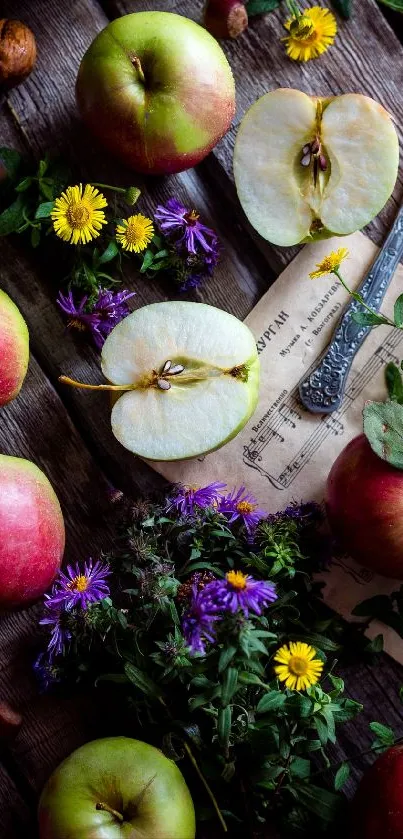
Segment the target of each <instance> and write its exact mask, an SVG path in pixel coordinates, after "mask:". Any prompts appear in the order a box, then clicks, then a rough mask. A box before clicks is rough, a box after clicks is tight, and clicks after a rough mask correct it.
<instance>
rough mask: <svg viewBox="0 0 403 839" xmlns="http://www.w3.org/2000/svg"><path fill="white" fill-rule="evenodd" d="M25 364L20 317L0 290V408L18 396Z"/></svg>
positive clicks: (25, 343)
mask: <svg viewBox="0 0 403 839" xmlns="http://www.w3.org/2000/svg"><path fill="white" fill-rule="evenodd" d="M28 361H29V334H28V328H27V325H26V323H25V320H24V318H23V317H22V314H21V312H20V310H19V309H17V306H16V305H15V303H13V301H12V300H11V298H10V297H9V296H8V294H6V293H5V291H2V290H1V289H0V407H1V406H2V405H7V403H8V402H11V401H12V399H15V397H16V396H17V395H18V394H19V392H20V390H21V387H22V383H23V381H24V379H25V376H26V372H27V369H28Z"/></svg>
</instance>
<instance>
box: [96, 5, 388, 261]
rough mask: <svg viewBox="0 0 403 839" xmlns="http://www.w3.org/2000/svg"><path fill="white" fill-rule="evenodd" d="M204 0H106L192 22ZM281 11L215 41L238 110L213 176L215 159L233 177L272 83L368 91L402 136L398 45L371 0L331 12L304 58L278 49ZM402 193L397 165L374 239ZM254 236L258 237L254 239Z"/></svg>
mask: <svg viewBox="0 0 403 839" xmlns="http://www.w3.org/2000/svg"><path fill="white" fill-rule="evenodd" d="M319 5H323V6H326V5H328V3H325V2H321V3H319ZM203 6H204V0H194V2H193V3H187V2H186V0H106V8H107V10H108V13H109V14H111V15H112V14H114V15H115V16H117V15H120V14H126V13H130V12H135V11H142V10H146V9H150V10H151V9H153V10H160V11H172V12H178V13H179V14H183V15H185V16H187V17H190V18H192V19H193V20H196V21H197V22H198V23H199V22H201V20H202V9H203ZM285 17H286V11H285V9H284V6H282V7H280V8H279V9H277V10H276V11H275V12H272V13H270V14H267V15H263V16H261V17H256V18H253V19H252V20H251V22H250V25H249V28H248V29H247V30H246V31H245V32H244V33H243V34H242V35H241V36H240V37H239V38H237V39H236V40H234V41H222V42H221V46H222V47H223V49H224V52H225V53H226V55H227V58H228V60H229V62H230V64H231V67H232V70H233V73H234V77H235V82H236V90H237V114H236V117H235V120H234V124H233V126H232V128H231V129H230V131H229V132H228V134H227V135H226V137H224V138H223V140H222V141H221V142H220V143H219V144H218V145H217V147H216V148H215V149H214V150H213V153H212V154H211V155H210V157H209V159H208V161H209V164H210V165H211V167H212V171H213V173H214V174H215V177H217V178H218V177H219V175H218V169H217V166H216V164H217V163H219V164H220V165H221V166H222V167H223V169H224V171H225V173H226V175H227V177H228V179H229V181H230V182H232V180H233V175H232V155H233V148H234V142H235V137H236V133H237V128H238V125H239V122H240V120H241V118H242V116H243V114H244V113H245V111H246V110H247V109H248V108H249V106H250V105H251V104H252V102H254V101H255V100H256V99H257V98H258V97H259V96H262V95H263V94H264V93H266V92H267V91H268V90H273V89H274V88H277V87H295V88H298V89H300V90H303V91H305V92H306V93H309V94H314V95H315V94H316V95H322V96H323V95H324V96H331V95H337V94H340V93H346V92H360V93H365V94H366V95H368V96H372V97H373V98H374V99H377V100H378V101H380V102H381V103H382V104H383V105H384V106H385V107H386V108H388V110H390V112H391V113H392V114H393V115H394V117H395V119H396V125H397V129H398V132H399V135H400V140H401V141H402V138H403V47H402V45H401V44H400V43H399V41H398V39H397V37H396V35H395V34H394V32H393V30H392V29H391V28H390V26H389V25H388V23H387V22H386V20H385V18H384V16H383V15H382V13H381V11H380V9H379V7H378V5H377V3H376V2H375V0H366V2H365V3H359V4H358V3H356V4H355V13H354V15H353V17H352V18H351V20H349V21H341V20H340V19H338V22H339V35H338V38H337V41H336V43H335V45H334V46H333V47H332V48H331V49H329V50H328V52H327V53H326V54H325V55H322V56H321V57H320V59H319V60H316V61H310V62H308V63H306V64H300V63H298V62H295V61H291V60H289V59H288V58H287V57H286V55H285V51H284V44H282V42H281V38H282V37H283V35H284V29H283V21H284V19H285ZM375 68H376V69H375ZM402 198H403V174H402V172H400V174H399V178H398V182H397V185H396V189H395V192H394V198H393V199H392V200H391V201H389V202H388V205H387V206H386V207H385V209H384V210H383V211H382V213H381V214H380V216H379V217H378V218H377V219H375V220H374V221H373V222H372V223H371V225H369V226H368V230H367V232H368V234H369V235H370V236H371V238H372V239H373V240H374V241H375V242H376V243H377V244H379V243H380V242H381V241H382V239H383V238H384V235H385V232H386V230H387V229H388V228H389V226H390V224H391V222H392V220H393V217H394V215H395V212H396V208H397V203H399V202H400V201H401V200H402ZM256 241H257V242H259V238H257V240H256ZM274 250H275V252H276V254H277V257H278V259H279V261H280V262H283V263H284V264H286V263H288V262H289V261H290V259H291V258H292V256H293V255H294V251H293V250H292V249H274Z"/></svg>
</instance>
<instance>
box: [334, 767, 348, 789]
mask: <svg viewBox="0 0 403 839" xmlns="http://www.w3.org/2000/svg"><path fill="white" fill-rule="evenodd" d="M349 777H350V766H349V764H348V763H346V762H344V763H342V764H341V766H339V768H338V770H337V772H336V775H335V778H334V788H335V790H336V792H338V791H339V789H341V788H342V787H344V784H345V783H346V782H347V781H348V779H349Z"/></svg>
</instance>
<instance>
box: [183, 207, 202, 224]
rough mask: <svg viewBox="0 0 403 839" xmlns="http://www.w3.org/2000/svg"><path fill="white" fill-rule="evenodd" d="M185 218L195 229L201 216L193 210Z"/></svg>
mask: <svg viewBox="0 0 403 839" xmlns="http://www.w3.org/2000/svg"><path fill="white" fill-rule="evenodd" d="M184 218H185V221H187V223H188V224H190V225H191V227H193V226H194V225H195V224H196V222H197V221H198V220H199V218H200V215H199V213H196V210H191V211H190V213H186V214H185V216H184Z"/></svg>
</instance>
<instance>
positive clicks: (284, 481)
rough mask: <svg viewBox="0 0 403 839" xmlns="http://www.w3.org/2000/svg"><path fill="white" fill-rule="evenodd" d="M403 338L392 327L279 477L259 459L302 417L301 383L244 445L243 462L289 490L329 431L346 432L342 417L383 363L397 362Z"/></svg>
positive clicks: (316, 362) (283, 440) (311, 367)
mask: <svg viewBox="0 0 403 839" xmlns="http://www.w3.org/2000/svg"><path fill="white" fill-rule="evenodd" d="M402 341H403V335H402V332H401V331H398V330H395V329H393V330H390V332H389V333H388V335H387V337H386V339H385V340H384V341H383V342H382V344H380V345H379V347H377V349H376V350H374V352H373V354H372V355H371V356H370V358H369V359H368V360H367V361H366V362H365V364H364V366H363V367H362V370H360V371H358V372H357V373H355V374H354V375H353V376H352V377H351V382H350V384H349V385H348V386H347V388H346V390H345V393H344V400H343V403H342V406H341V407H340V408H339V409H338V410H337V411H335V412H334V414H333V415H332V416H330V415H326V416H322V418H321V420H320V422H319V424H318V425H317V426H316V428H315V429H314V431H313V432H312V434H311V435H310V436H309V437H308V439H307V440H306V442H305V443H304V444H303V445H302V446H301V448H300V449H299V451H298V452H297V453H296V455H295V456H294V457H293V459H292V460H290V462H289V463H288V464H287V466H286V467H285V469H284V470H283V471H282V472H281V473H280V475H279V476H278V478H274V476H272V475H270V474H269V473H268V472H266V470H265V469H263V468H261V467H260V466H259V465H258V464H257V463H256V461H260V460H261V453H262V452H263V451H264V449H265V448H266V447H267V446H268V445H269V444H270V443H271V442H272V441H273V440H275V439H278V440H279V441H280V442H281V443H283V442H285V438H284V437H283V435H282V434H280V429H282V428H283V427H284V428H287V427H288V426H291V428H292V429H293V428H296V423H297V422H298V420H300V419H301V418H302V415H301V411H302V410H303V409H302V407H301V404H300V402H299V398H298V394H299V384H300V382H298V383H297V385H296V387H295V388H293V390H292V391H291V393H290V394H289V395H288V396H286V397H285V399H284V401H283V402H282V403H281V404H280V406H279V408H278V409H276V413H275V414H274V417H273V418H271V417H269V418H268V419H267V421H266V422H265V423H264V424H263V426H262V428H261V429H259V431H258V432H256V438H251V442H250V444H249V445H248V446H245V447H244V462H245V463H246V464H247V465H248V466H250V467H252V468H255V469H258V470H259V471H260V472H261V473H262V474H264V475H266V477H267V478H268V479H269V480H270V481H271V483H272V484H273V486H275V487H277V488H278V489H286V488H287V487H288V486H289V485H290V484H291V483H292V482H293V480H295V478H296V477H297V475H298V474H299V472H300V471H301V469H303V467H304V466H305V463H306V462H307V461H309V460H310V458H311V456H312V455H313V454H314V453H315V452H316V451H317V449H318V448H319V447H320V446H321V444H322V443H323V442H324V440H325V439H326V438H327V437H328V436H329V434H332V433H334V434H338V433H342V432H343V423H342V422H341V420H340V418H342V417H343V416H344V415H345V413H346V412H347V411H348V410H349V408H350V406H351V404H352V402H354V400H355V399H356V398H357V396H359V394H360V393H362V391H363V390H364V388H365V387H366V385H367V384H368V382H370V381H371V380H372V378H373V377H374V375H375V374H376V373H377V372H378V370H379V369H380V368H381V366H382V365H383V364H384V363H386V362H387V361H392V360H395V361H396V362H398V360H399V359H398V358H397V356H394V355H393V352H392V351H393V350H396V349H397V347H398V346H399V345H400V343H401V342H402ZM325 352H326V350H325V351H324V353H325ZM324 353H321V356H320V357H323V355H324ZM383 353H384V355H385V357H384V358H383V357H382V354H383ZM320 357H319V358H318V359H316V361H315V362H314V363H313V364H312V365H311V366H310V368H309V370H308V375H309V373H310V372H311V371H313V370H314V369H315V368H316V366H317V364H318V362H319V361H320ZM306 376H307V372H305V373H304V374H303V376H302V378H301V380H300V381H303V380H305V378H306ZM282 411H286V412H287V415H285V414H284V413H282Z"/></svg>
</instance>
